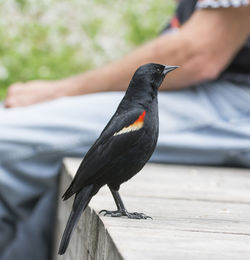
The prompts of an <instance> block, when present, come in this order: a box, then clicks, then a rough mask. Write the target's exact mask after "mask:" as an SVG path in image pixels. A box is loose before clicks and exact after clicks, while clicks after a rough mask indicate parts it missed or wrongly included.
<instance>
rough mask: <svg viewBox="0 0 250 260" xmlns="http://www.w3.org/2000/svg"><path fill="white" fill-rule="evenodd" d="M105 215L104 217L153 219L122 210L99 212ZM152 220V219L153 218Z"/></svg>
mask: <svg viewBox="0 0 250 260" xmlns="http://www.w3.org/2000/svg"><path fill="white" fill-rule="evenodd" d="M101 213H104V216H107V215H110V216H111V217H122V216H126V217H128V218H130V219H148V218H151V217H150V216H147V215H145V214H144V213H138V212H131V213H130V212H127V211H122V210H115V211H111V210H106V209H103V210H101V211H100V212H99V214H101ZM151 219H152V218H151Z"/></svg>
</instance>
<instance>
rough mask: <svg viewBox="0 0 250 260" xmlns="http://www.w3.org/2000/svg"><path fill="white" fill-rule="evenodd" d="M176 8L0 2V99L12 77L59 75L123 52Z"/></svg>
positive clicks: (118, 2)
mask: <svg viewBox="0 0 250 260" xmlns="http://www.w3.org/2000/svg"><path fill="white" fill-rule="evenodd" d="M174 8H175V3H174V1H172V0H157V1H155V0H143V1H132V0H126V1H123V0H109V1H105V0H93V1H89V0H60V1H59V0H40V1H37V0H8V1H1V2H0V99H3V98H4V96H5V94H6V89H7V87H8V86H9V85H10V84H12V83H14V82H18V81H19V82H20V81H28V80H32V79H59V78H63V77H66V76H70V75H74V74H77V73H79V72H82V71H84V70H87V69H91V68H93V67H97V66H100V65H102V64H103V63H106V62H108V61H110V60H113V59H115V58H118V57H120V56H122V55H124V54H126V53H127V52H128V51H129V50H131V49H132V48H134V47H135V46H137V45H139V44H141V43H142V42H145V41H147V40H149V39H151V38H154V37H155V36H156V35H157V34H158V33H159V32H160V31H161V29H162V28H163V27H164V26H165V25H166V23H167V21H168V19H169V17H170V15H171V14H172V13H173V11H174Z"/></svg>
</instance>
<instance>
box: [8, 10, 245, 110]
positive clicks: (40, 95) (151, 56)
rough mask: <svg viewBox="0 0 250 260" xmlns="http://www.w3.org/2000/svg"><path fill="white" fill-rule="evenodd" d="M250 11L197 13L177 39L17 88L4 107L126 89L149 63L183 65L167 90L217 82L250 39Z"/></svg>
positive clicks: (159, 40)
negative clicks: (78, 72) (95, 65)
mask: <svg viewBox="0 0 250 260" xmlns="http://www.w3.org/2000/svg"><path fill="white" fill-rule="evenodd" d="M249 24H250V7H241V8H227V9H207V10H198V11H196V12H195V13H194V14H193V16H192V17H191V18H190V19H189V20H188V22H186V23H185V24H184V25H183V26H182V27H181V28H180V30H179V31H178V32H177V33H175V34H167V35H162V36H159V37H158V38H156V39H155V40H153V41H151V42H149V43H146V44H145V45H143V46H141V47H139V48H137V49H136V50H134V51H133V52H131V53H130V54H128V55H127V56H125V57H124V58H122V59H120V60H118V61H114V62H112V63H110V64H107V65H105V66H103V67H101V68H98V69H95V70H91V71H87V72H85V73H82V74H80V75H77V76H73V77H70V78H66V79H63V80H58V81H30V82H27V83H16V84H14V85H11V86H10V87H9V89H8V93H7V98H6V100H5V107H7V108H14V107H20V106H28V105H32V104H35V103H39V102H44V101H48V100H52V99H55V98H59V97H63V96H74V95H83V94H88V93H96V92H103V91H120V90H126V88H127V85H128V82H129V80H130V78H131V76H132V75H133V73H134V71H135V69H136V68H137V67H139V66H140V65H141V64H144V63H148V62H155V63H162V64H168V65H179V66H181V69H179V70H176V71H175V72H173V73H171V75H169V77H168V79H167V84H166V81H164V82H163V85H162V87H161V89H162V90H174V89H180V88H186V87H189V86H192V85H194V84H197V83H199V82H202V81H206V80H212V79H215V78H216V77H217V76H218V75H219V74H220V72H221V71H222V70H223V69H224V68H225V67H226V66H227V65H228V64H229V63H230V61H231V60H232V59H233V57H234V55H235V53H236V52H237V51H238V50H239V49H240V47H241V46H242V45H243V44H244V42H245V41H246V39H247V37H248V36H249V35H250V26H249Z"/></svg>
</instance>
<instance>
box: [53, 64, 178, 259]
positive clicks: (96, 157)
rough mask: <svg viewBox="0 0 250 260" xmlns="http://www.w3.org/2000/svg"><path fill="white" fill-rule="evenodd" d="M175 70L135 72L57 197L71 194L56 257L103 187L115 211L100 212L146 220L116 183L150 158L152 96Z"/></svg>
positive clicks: (155, 123) (154, 127) (154, 132)
mask: <svg viewBox="0 0 250 260" xmlns="http://www.w3.org/2000/svg"><path fill="white" fill-rule="evenodd" d="M176 68H177V66H164V65H161V64H154V63H149V64H146V65H143V66H141V67H139V68H138V69H137V71H136V72H135V74H134V76H133V77H132V80H131V82H130V84H129V87H128V89H127V91H126V93H125V96H124V98H123V99H122V101H121V103H120V104H119V106H118V108H117V110H116V112H115V114H114V115H113V117H112V118H111V119H110V121H109V122H108V124H107V126H106V127H105V128H104V130H103V131H102V133H101V135H100V137H99V138H98V139H97V140H96V142H95V143H94V144H93V146H92V147H91V148H90V150H89V151H88V152H87V154H86V156H85V157H84V159H83V160H82V162H81V164H80V166H79V168H78V170H77V173H76V175H75V177H74V179H73V181H72V183H71V184H70V186H69V188H68V189H67V190H66V192H65V193H64V195H63V196H62V198H63V199H64V200H67V199H68V198H69V197H71V196H72V195H74V194H76V196H75V200H74V203H73V207H72V211H71V213H70V216H69V219H68V222H67V225H66V228H65V230H64V233H63V237H62V240H61V244H60V248H59V252H58V253H59V254H61V255H62V254H64V253H65V251H66V249H67V246H68V244H69V240H70V237H71V233H72V231H73V229H74V227H75V225H76V224H77V222H78V220H79V217H80V215H81V213H82V212H83V211H84V209H85V208H86V207H87V205H88V203H89V202H90V200H91V198H92V197H93V196H94V195H95V194H96V193H97V192H98V191H99V189H100V188H101V187H102V186H103V185H105V184H107V185H108V187H109V189H110V191H111V193H112V195H113V198H114V200H115V204H116V206H117V210H116V211H108V210H102V211H100V212H104V213H105V215H107V214H108V215H111V216H112V217H120V216H127V217H128V218H133V219H146V218H149V217H148V216H146V215H145V214H143V213H137V212H133V213H129V212H128V211H127V210H126V208H125V207H124V204H123V202H122V200H121V197H120V195H119V193H118V190H119V188H120V185H121V184H122V183H123V182H125V181H127V180H129V179H130V178H131V177H133V176H134V175H135V174H136V173H138V172H139V171H140V170H141V169H142V167H143V166H144V165H145V163H146V162H147V161H148V160H149V158H150V157H151V155H152V153H153V151H154V149H155V146H156V143H157V139H158V131H159V119H158V101H157V93H158V88H159V87H160V85H161V83H162V81H163V80H164V78H165V76H166V74H167V73H168V72H170V71H172V70H174V69H176Z"/></svg>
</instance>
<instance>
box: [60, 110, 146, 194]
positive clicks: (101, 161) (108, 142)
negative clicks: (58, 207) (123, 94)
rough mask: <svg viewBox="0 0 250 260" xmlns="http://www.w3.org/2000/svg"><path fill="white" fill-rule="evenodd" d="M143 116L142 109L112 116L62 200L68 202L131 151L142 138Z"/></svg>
mask: <svg viewBox="0 0 250 260" xmlns="http://www.w3.org/2000/svg"><path fill="white" fill-rule="evenodd" d="M146 116H147V115H146V111H145V110H143V109H140V110H139V109H137V110H135V111H129V112H127V113H122V114H120V115H119V114H115V115H114V116H113V117H112V118H111V120H110V121H109V123H108V124H107V126H106V127H105V128H104V130H103V132H102V133H101V135H100V137H99V138H98V139H97V140H96V142H95V143H94V144H93V146H92V147H91V148H90V150H89V151H88V152H87V154H86V156H85V157H84V159H83V160H82V162H81V164H80V166H79V168H78V170H77V173H76V175H75V177H74V179H73V181H72V183H71V185H70V187H69V188H68V190H67V191H66V192H65V194H64V195H63V198H64V199H67V198H69V197H70V196H72V195H73V194H74V193H76V192H77V191H78V190H80V189H81V188H82V187H84V186H85V185H88V184H90V183H92V182H94V180H95V179H96V178H98V177H100V175H101V174H102V172H101V169H102V168H103V167H105V166H106V165H107V164H108V163H110V162H111V161H113V160H114V159H115V158H117V157H118V156H120V155H121V154H123V153H124V152H126V151H127V150H128V149H130V148H131V147H133V146H134V145H135V144H136V143H137V142H138V140H139V139H140V137H141V136H143V135H144V128H143V126H144V119H145V117H146Z"/></svg>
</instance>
